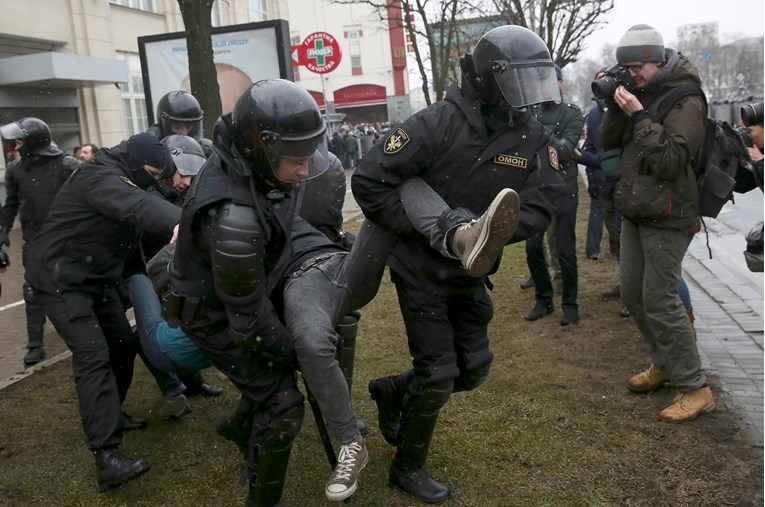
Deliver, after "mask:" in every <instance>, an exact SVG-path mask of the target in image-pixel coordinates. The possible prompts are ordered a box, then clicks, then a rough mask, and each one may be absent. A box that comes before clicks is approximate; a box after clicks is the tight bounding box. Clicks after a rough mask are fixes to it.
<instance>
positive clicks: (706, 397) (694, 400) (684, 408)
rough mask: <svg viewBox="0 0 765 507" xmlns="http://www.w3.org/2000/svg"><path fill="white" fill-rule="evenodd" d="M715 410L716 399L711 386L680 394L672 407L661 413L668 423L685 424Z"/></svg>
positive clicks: (673, 401) (660, 415)
mask: <svg viewBox="0 0 765 507" xmlns="http://www.w3.org/2000/svg"><path fill="white" fill-rule="evenodd" d="M714 408H715V399H714V396H712V390H711V389H710V388H709V386H704V387H699V388H698V389H694V390H693V391H690V392H687V393H678V394H677V396H675V399H674V400H672V405H670V406H668V407H667V408H665V409H664V410H662V411H661V412H660V413H659V417H661V418H662V419H664V420H665V421H668V422H685V421H692V420H693V419H696V418H697V417H698V416H699V415H701V414H702V413H703V412H711V411H712V410H714Z"/></svg>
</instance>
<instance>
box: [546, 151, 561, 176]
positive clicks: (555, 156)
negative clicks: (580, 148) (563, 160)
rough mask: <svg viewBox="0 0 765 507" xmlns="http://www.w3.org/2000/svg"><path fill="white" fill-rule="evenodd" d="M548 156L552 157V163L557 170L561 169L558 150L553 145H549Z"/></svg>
mask: <svg viewBox="0 0 765 507" xmlns="http://www.w3.org/2000/svg"><path fill="white" fill-rule="evenodd" d="M547 156H548V157H549V159H550V165H551V166H552V168H553V169H555V170H556V171H560V161H559V160H558V150H556V149H555V148H553V147H552V146H548V147H547Z"/></svg>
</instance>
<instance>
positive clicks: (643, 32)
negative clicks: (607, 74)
mask: <svg viewBox="0 0 765 507" xmlns="http://www.w3.org/2000/svg"><path fill="white" fill-rule="evenodd" d="M616 60H617V61H618V62H619V63H622V64H623V63H626V62H663V61H664V39H663V38H662V36H661V34H660V33H659V32H657V31H656V29H655V28H654V27H652V26H648V25H635V26H633V27H632V28H630V29H629V30H627V32H625V34H624V35H622V38H621V40H619V45H618V46H617V47H616Z"/></svg>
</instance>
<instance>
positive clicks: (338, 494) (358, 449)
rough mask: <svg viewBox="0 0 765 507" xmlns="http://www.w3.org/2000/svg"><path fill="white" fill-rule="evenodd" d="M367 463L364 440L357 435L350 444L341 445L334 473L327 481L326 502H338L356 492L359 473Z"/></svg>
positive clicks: (367, 455) (367, 453) (367, 456)
mask: <svg viewBox="0 0 765 507" xmlns="http://www.w3.org/2000/svg"><path fill="white" fill-rule="evenodd" d="M367 461H369V452H368V451H367V446H366V445H365V444H364V439H363V438H362V437H361V435H359V436H358V437H356V439H355V440H353V441H352V442H350V443H348V444H345V445H341V446H340V453H339V454H338V456H337V466H336V467H335V471H334V472H332V475H331V476H330V477H329V480H328V481H327V487H326V489H325V492H326V494H327V500H330V501H332V502H340V501H342V500H345V499H346V498H348V497H349V496H351V495H352V494H353V493H355V492H356V488H357V487H358V482H359V473H360V472H361V470H362V469H363V468H364V467H365V466H366V464H367Z"/></svg>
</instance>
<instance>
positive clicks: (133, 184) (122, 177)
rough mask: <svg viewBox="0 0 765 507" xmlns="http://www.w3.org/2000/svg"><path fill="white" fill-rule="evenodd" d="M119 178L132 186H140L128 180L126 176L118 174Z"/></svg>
mask: <svg viewBox="0 0 765 507" xmlns="http://www.w3.org/2000/svg"><path fill="white" fill-rule="evenodd" d="M120 179H121V180H122V181H124V182H125V183H127V184H128V185H130V186H132V187H135V188H140V187H139V186H138V185H136V184H135V183H133V182H132V181H130V178H126V177H124V176H120Z"/></svg>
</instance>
